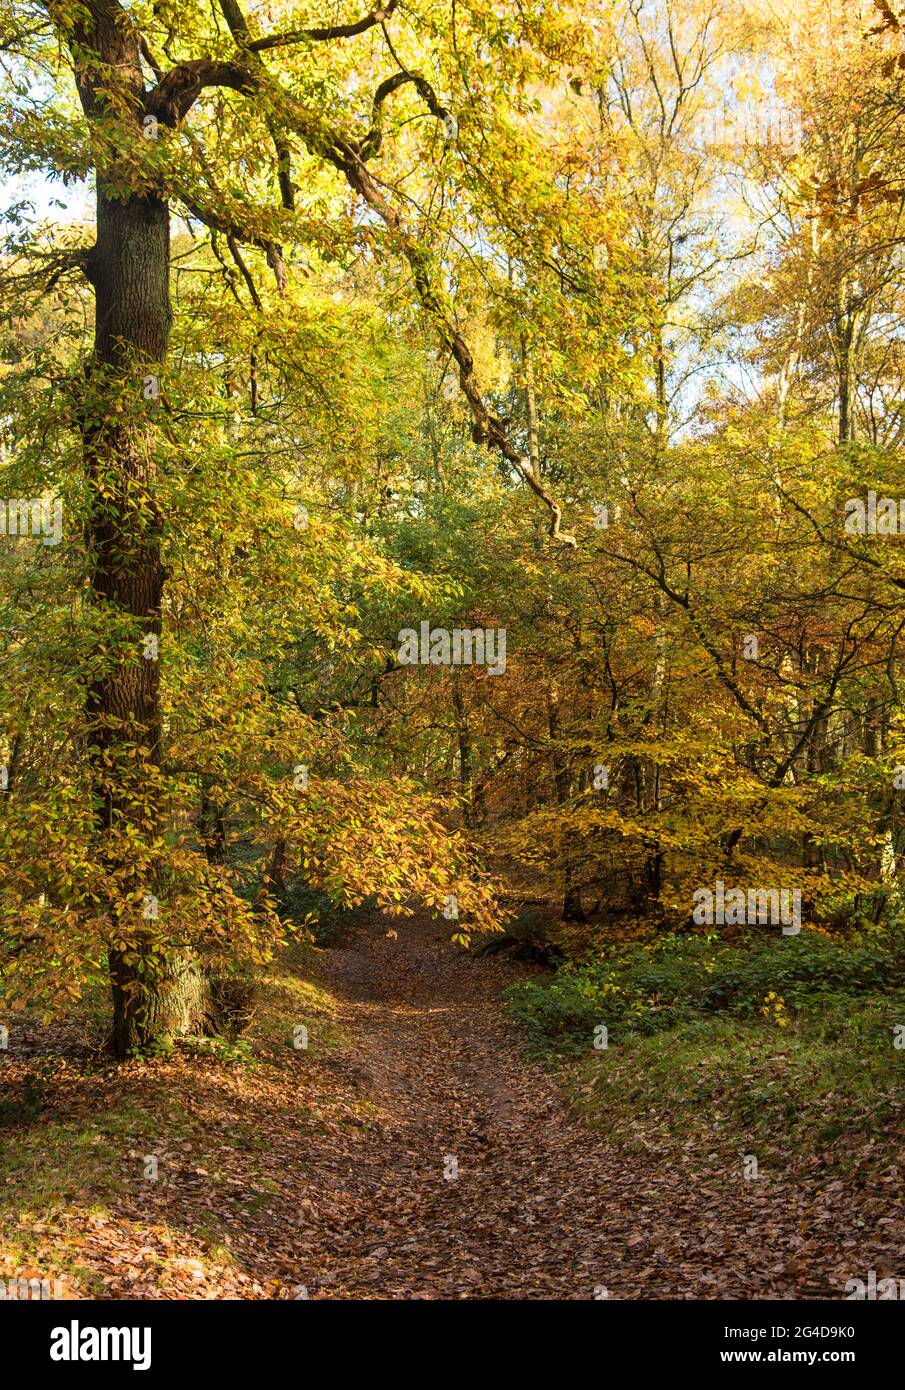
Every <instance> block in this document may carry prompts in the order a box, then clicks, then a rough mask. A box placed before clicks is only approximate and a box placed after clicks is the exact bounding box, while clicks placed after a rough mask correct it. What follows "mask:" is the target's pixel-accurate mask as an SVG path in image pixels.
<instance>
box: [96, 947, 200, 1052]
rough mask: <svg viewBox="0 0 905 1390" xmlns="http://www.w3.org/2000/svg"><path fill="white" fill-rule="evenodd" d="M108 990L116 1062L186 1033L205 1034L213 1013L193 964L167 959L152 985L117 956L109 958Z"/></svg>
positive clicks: (184, 958) (186, 959)
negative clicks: (109, 991)
mask: <svg viewBox="0 0 905 1390" xmlns="http://www.w3.org/2000/svg"><path fill="white" fill-rule="evenodd" d="M109 965H110V982H111V985H112V989H113V1034H112V1039H111V1042H112V1047H113V1051H114V1053H115V1054H116V1056H117V1057H120V1058H122V1057H129V1056H131V1055H133V1054H135V1053H145V1052H147V1051H148V1050H149V1048H152V1047H165V1046H167V1045H168V1044H170V1043H172V1041H173V1039H174V1038H179V1037H185V1035H186V1034H187V1033H196V1032H197V1033H203V1032H206V1031H208V1025H209V1021H210V1015H211V1011H212V1004H211V997H210V989H209V986H208V982H207V980H206V979H205V977H204V975H203V973H202V971H201V970H200V968H199V966H198V964H197V962H195V961H193V960H191V958H190V957H188V956H184V955H173V956H170V957H168V958H167V959H166V961H165V962H164V963H163V966H162V968H160V969H159V970H157V971H156V972H155V975H154V978H153V979H151V980H147V981H146V980H143V979H142V977H141V976H140V975H138V973H137V971H136V968H135V964H134V962H129V961H127V960H126V959H125V958H124V953H123V952H122V951H111V952H110V956H109Z"/></svg>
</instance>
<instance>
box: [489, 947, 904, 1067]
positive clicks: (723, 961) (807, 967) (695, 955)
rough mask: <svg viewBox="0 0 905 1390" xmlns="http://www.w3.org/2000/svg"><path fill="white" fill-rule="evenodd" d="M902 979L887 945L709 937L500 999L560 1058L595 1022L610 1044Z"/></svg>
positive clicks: (612, 952)
mask: <svg viewBox="0 0 905 1390" xmlns="http://www.w3.org/2000/svg"><path fill="white" fill-rule="evenodd" d="M903 978H905V977H903V964H902V958H901V956H900V955H899V954H898V953H897V951H895V950H893V949H891V946H890V943H889V941H888V940H887V941H882V942H880V941H878V942H877V943H876V944H867V945H851V944H846V943H844V942H838V941H834V940H832V939H830V938H828V937H825V936H822V935H819V934H817V933H814V932H804V933H802V934H801V935H799V936H794V937H778V938H774V939H772V940H769V941H764V940H763V939H762V938H753V939H749V940H747V941H743V942H741V943H738V944H733V945H726V944H723V943H721V942H720V941H718V940H717V939H715V938H714V937H712V936H710V937H703V936H699V937H685V938H683V937H677V936H668V937H664V938H662V939H661V940H659V941H657V942H655V943H654V944H653V945H651V946H640V945H631V946H618V947H611V948H610V949H608V950H606V951H605V952H604V953H603V954H602V955H600V956H598V957H596V958H595V959H593V960H591V961H584V962H581V963H575V962H570V963H568V964H566V965H563V966H562V967H561V968H560V969H559V970H558V971H557V973H556V975H555V976H554V977H553V979H552V980H549V981H547V980H543V981H538V980H522V981H519V982H518V983H517V984H515V985H513V986H511V987H510V989H509V990H507V991H506V995H505V998H506V1003H507V1007H508V1009H509V1011H510V1013H511V1014H512V1016H513V1017H514V1018H516V1019H517V1020H518V1022H519V1023H520V1024H521V1025H522V1026H523V1028H524V1029H525V1032H526V1035H527V1039H528V1043H529V1046H530V1047H531V1048H532V1049H534V1050H544V1049H545V1048H550V1049H552V1050H553V1051H557V1052H562V1053H569V1052H580V1051H581V1050H583V1049H585V1048H587V1047H588V1046H589V1042H590V1040H591V1039H592V1038H593V1032H594V1028H595V1027H596V1026H598V1025H600V1024H605V1025H606V1027H607V1028H608V1030H609V1035H610V1037H611V1038H612V1039H613V1041H616V1042H618V1041H620V1040H621V1039H624V1038H625V1037H626V1036H627V1035H628V1034H638V1035H641V1036H644V1035H649V1034H652V1033H656V1032H660V1031H662V1030H663V1029H665V1028H672V1027H675V1026H677V1025H678V1024H681V1023H688V1022H691V1021H693V1020H694V1019H695V1018H696V1017H700V1016H701V1015H709V1014H714V1013H719V1012H721V1011H730V1012H732V1013H737V1014H743V1015H753V1014H756V1013H759V1012H760V1011H761V1010H762V1009H763V1006H764V1000H765V997H766V996H767V995H768V994H772V995H775V996H780V997H781V999H782V1000H783V1001H784V1008H786V1009H790V1010H793V1011H794V1010H796V1009H798V1008H800V1007H801V1006H802V1005H803V1004H804V1003H806V1002H807V1001H808V1000H813V999H815V998H818V997H827V998H834V997H842V996H852V995H864V994H870V993H878V992H881V991H883V990H887V989H892V988H895V987H897V986H899V985H901V984H902V983H903Z"/></svg>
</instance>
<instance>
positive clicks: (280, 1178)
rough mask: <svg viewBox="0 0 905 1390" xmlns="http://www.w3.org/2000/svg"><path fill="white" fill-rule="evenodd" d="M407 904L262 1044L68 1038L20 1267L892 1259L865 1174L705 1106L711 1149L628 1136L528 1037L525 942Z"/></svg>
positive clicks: (325, 958)
mask: <svg viewBox="0 0 905 1390" xmlns="http://www.w3.org/2000/svg"><path fill="white" fill-rule="evenodd" d="M387 927H388V924H387V923H386V922H382V921H377V920H375V921H373V922H371V923H370V924H368V925H367V926H365V927H363V928H360V929H357V930H356V931H354V932H350V933H348V934H347V935H346V936H345V937H344V939H343V942H342V944H341V945H339V946H337V947H333V948H330V949H323V950H309V951H307V952H306V953H305V955H304V959H303V961H302V963H301V964H299V965H297V966H296V967H295V971H294V972H293V974H292V975H291V976H290V977H289V978H288V979H283V980H282V982H281V983H278V984H276V985H275V986H274V989H275V997H277V998H278V1000H279V1003H280V1010H281V1012H280V1017H279V1018H278V1019H276V1020H274V1019H273V1018H271V1020H270V1023H269V1025H268V1026H267V1027H265V1028H264V1029H263V1032H262V1033H261V1034H260V1037H259V1039H258V1040H257V1041H256V1042H255V1053H256V1056H257V1065H255V1066H254V1067H251V1068H245V1067H242V1066H239V1067H236V1066H226V1065H224V1064H222V1063H220V1062H218V1061H211V1060H210V1059H207V1058H203V1057H197V1056H185V1055H177V1056H176V1057H174V1058H172V1059H169V1060H165V1061H164V1062H162V1063H158V1064H156V1065H154V1066H148V1065H145V1064H141V1063H131V1064H128V1065H127V1066H125V1067H122V1068H118V1069H116V1068H112V1067H110V1066H108V1065H106V1064H101V1063H100V1062H99V1061H98V1060H97V1059H96V1058H95V1059H94V1062H93V1063H92V1061H91V1059H87V1058H85V1057H82V1056H80V1055H79V1052H78V1049H77V1048H73V1049H71V1055H70V1056H68V1057H67V1058H66V1060H65V1064H64V1066H63V1070H62V1072H61V1073H60V1074H59V1076H58V1079H57V1082H56V1084H55V1085H54V1088H53V1098H52V1101H51V1104H50V1106H49V1108H48V1109H47V1110H46V1111H42V1113H41V1114H40V1115H39V1116H38V1117H37V1119H35V1120H34V1121H32V1122H31V1123H30V1124H29V1125H28V1126H27V1129H26V1130H25V1131H23V1130H21V1129H20V1130H19V1131H11V1130H9V1129H6V1130H4V1131H0V1141H3V1142H4V1144H5V1146H6V1147H7V1149H8V1151H9V1152H8V1156H7V1159H6V1160H5V1162H4V1165H3V1166H2V1168H0V1277H7V1278H8V1277H10V1276H11V1274H15V1275H17V1276H18V1277H28V1276H31V1275H45V1276H46V1274H47V1273H48V1271H49V1270H50V1269H51V1268H54V1269H64V1271H65V1273H66V1292H65V1293H64V1297H83V1298H84V1297H96V1296H101V1297H113V1298H148V1297H151V1298H154V1297H156V1298H202V1299H203V1298H300V1297H306V1296H307V1297H309V1298H376V1299H389V1298H402V1299H409V1298H456V1299H459V1298H480V1297H492V1298H527V1299H550V1298H568V1299H593V1298H595V1297H598V1298H599V1297H604V1296H608V1297H610V1298H616V1299H625V1298H643V1299H661V1298H728V1299H751V1298H762V1297H774V1298H803V1297H804V1298H806V1297H824V1298H839V1297H840V1296H842V1291H843V1288H844V1284H845V1280H846V1279H848V1278H851V1277H853V1276H856V1275H857V1276H861V1277H864V1275H866V1271H867V1270H868V1268H870V1267H874V1268H876V1269H877V1270H878V1271H880V1272H881V1274H882V1272H883V1271H890V1272H891V1271H892V1270H893V1269H894V1267H895V1264H896V1262H897V1259H898V1257H899V1255H900V1252H901V1248H902V1234H903V1232H902V1223H901V1218H900V1216H896V1218H895V1220H893V1213H892V1212H891V1210H890V1208H889V1205H888V1204H887V1203H885V1202H884V1200H883V1195H882V1192H878V1191H876V1190H874V1189H872V1187H871V1185H870V1183H866V1182H864V1181H862V1180H855V1179H853V1180H852V1182H851V1183H847V1182H845V1181H844V1180H835V1181H829V1180H827V1182H826V1185H825V1186H824V1187H821V1185H820V1183H819V1181H818V1180H817V1179H815V1177H814V1175H810V1176H809V1177H808V1178H807V1179H806V1180H803V1179H798V1180H795V1179H793V1178H791V1177H782V1176H780V1177H775V1176H774V1177H764V1178H763V1179H762V1180H760V1181H757V1182H745V1181H743V1179H742V1177H741V1162H740V1158H739V1157H738V1156H735V1155H726V1154H725V1153H723V1152H720V1150H719V1145H718V1144H717V1143H716V1142H714V1143H713V1145H712V1146H711V1147H710V1148H709V1149H708V1117H707V1115H705V1114H702V1116H701V1142H700V1143H697V1144H696V1145H695V1148H694V1151H693V1152H692V1151H688V1152H686V1153H684V1154H682V1155H681V1156H680V1157H678V1158H677V1157H676V1155H675V1153H674V1152H673V1153H672V1154H669V1155H666V1154H663V1153H658V1152H657V1150H656V1148H651V1150H650V1151H649V1152H648V1153H646V1154H643V1155H641V1156H640V1157H639V1156H638V1155H637V1154H633V1155H628V1154H626V1153H625V1152H621V1151H620V1150H618V1149H617V1148H615V1147H614V1146H611V1145H610V1144H609V1143H608V1142H607V1140H606V1138H605V1136H604V1135H601V1134H598V1133H594V1132H592V1131H591V1130H589V1129H587V1128H585V1127H584V1126H583V1125H582V1123H581V1122H580V1121H578V1120H577V1119H576V1118H575V1117H574V1116H573V1115H572V1114H571V1113H570V1111H569V1108H568V1106H567V1104H566V1101H565V1099H564V1097H563V1093H562V1091H561V1090H560V1087H559V1085H558V1083H557V1081H556V1079H555V1077H554V1075H553V1073H552V1072H549V1071H547V1070H545V1069H544V1068H542V1067H540V1066H538V1065H535V1064H533V1063H531V1062H528V1061H526V1060H525V1059H524V1057H523V1056H522V1054H521V1051H520V1048H519V1040H518V1036H517V1035H516V1034H515V1033H514V1032H513V1030H512V1028H511V1026H510V1025H509V1024H508V1023H507V1022H506V1020H505V1018H504V1016H503V1014H502V1012H501V1009H500V1006H499V1004H498V1002H496V996H497V995H498V993H499V990H500V989H501V988H502V987H503V985H505V984H506V983H507V982H508V981H509V980H510V979H511V978H513V977H514V976H515V975H516V974H517V973H522V974H524V973H525V971H524V968H522V969H521V971H519V970H518V969H517V968H516V967H514V966H513V965H512V964H510V963H507V962H505V961H503V960H501V959H499V958H497V959H492V960H486V959H484V960H481V959H474V958H473V957H469V956H468V955H466V954H465V953H463V952H462V951H461V950H460V949H459V948H457V947H455V946H453V945H451V944H450V943H449V941H448V939H447V938H448V934H449V928H448V924H447V923H445V922H427V921H423V920H418V921H415V922H402V923H399V924H397V929H398V936H395V937H393V936H388V935H387V934H386V933H387ZM312 977H313V979H314V984H313V985H311V984H309V983H308V982H309V981H310V980H311V979H312ZM296 1021H298V1022H301V1021H304V1022H305V1023H306V1026H307V1027H308V1029H309V1032H310V1046H309V1048H308V1049H307V1050H305V1051H294V1050H293V1049H292V1047H291V1046H290V1045H289V1041H288V1040H289V1038H290V1037H291V1031H292V1026H293V1024H294V1023H295V1022H296ZM268 1028H269V1032H268ZM13 1041H14V1040H13V1039H12V1038H11V1043H10V1049H11V1051H10V1056H9V1062H8V1065H9V1066H10V1067H11V1068H12V1069H13V1071H14V1070H15V1068H16V1067H17V1066H22V1065H26V1062H25V1060H24V1056H23V1058H21V1059H19V1060H18V1061H17V1058H16V1053H15V1048H14V1046H13ZM34 1045H35V1044H34V1039H32V1051H33V1050H34ZM28 1050H29V1048H28V1047H27V1046H26V1047H25V1051H26V1052H27V1051H28ZM42 1050H43V1048H42ZM61 1050H62V1051H63V1052H64V1053H65V1052H66V1048H65V1046H64V1047H63V1048H62V1049H61ZM149 1152H151V1153H153V1154H154V1155H156V1157H157V1159H158V1169H159V1171H158V1177H157V1178H156V1180H154V1181H149V1180H147V1179H146V1178H145V1177H144V1175H143V1160H144V1156H145V1155H147V1154H148V1153H149ZM448 1156H453V1157H454V1158H455V1159H456V1161H457V1164H458V1176H457V1177H455V1178H454V1179H450V1178H449V1177H447V1176H445V1175H444V1174H445V1170H446V1171H449V1164H448ZM33 1164H37V1165H38V1169H37V1172H35V1171H33V1170H32V1165H33ZM60 1173H62V1176H60ZM4 1208H5V1211H4ZM4 1247H5V1249H4ZM11 1262H12V1263H13V1264H14V1265H15V1266H16V1267H15V1268H13V1269H10V1268H9V1267H8V1266H9V1265H10V1263H11ZM878 1277H880V1275H878ZM603 1289H606V1290H607V1291H608V1292H607V1294H606V1295H604V1294H603Z"/></svg>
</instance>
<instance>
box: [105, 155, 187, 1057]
mask: <svg viewBox="0 0 905 1390" xmlns="http://www.w3.org/2000/svg"><path fill="white" fill-rule="evenodd" d="M169 235H170V233H169V212H168V208H167V206H166V204H165V203H164V202H163V201H161V200H160V199H158V198H156V197H153V196H147V197H143V198H127V199H125V200H121V199H116V198H114V197H110V196H108V194H107V190H106V186H105V184H104V183H103V182H102V181H99V185H98V195H97V246H96V250H95V252H94V254H93V256H92V260H91V282H92V284H93V286H94V291H95V345H94V356H93V360H92V363H91V369H90V373H89V381H88V390H89V397H90V399H91V401H92V408H91V409H90V410H88V411H87V412H86V423H85V427H84V446H85V468H86V477H87V482H88V488H89V496H90V511H89V521H88V527H87V545H88V551H89V556H90V562H91V591H92V599H93V601H94V603H95V605H96V606H97V607H98V608H99V609H100V610H101V611H102V612H103V613H104V615H105V617H106V618H107V619H108V621H109V623H110V624H111V626H115V627H116V628H117V630H119V631H123V632H124V634H125V635H124V638H123V644H122V646H121V648H120V651H119V654H118V659H117V660H116V662H115V664H113V665H112V666H109V667H107V669H105V670H104V672H103V673H102V674H101V675H100V676H98V678H97V679H96V680H95V681H94V682H93V683H92V685H91V687H90V689H89V691H88V696H87V715H88V724H89V756H90V759H91V765H92V772H93V780H94V791H95V805H96V808H97V816H98V829H99V831H100V833H101V837H102V849H101V860H102V862H103V863H104V866H105V868H107V869H108V870H109V871H110V873H111V878H112V876H113V875H114V874H116V875H117V878H116V880H115V881H116V882H117V884H118V888H117V898H116V899H113V898H112V897H111V901H110V902H109V904H108V908H109V910H110V916H111V922H113V923H115V924H116V927H115V930H114V933H113V936H114V944H113V947H112V949H111V951H110V957H109V962H110V980H111V988H112V992H113V1014H114V1026H113V1039H112V1041H113V1048H114V1051H115V1053H116V1055H117V1056H119V1057H123V1056H125V1055H127V1054H128V1053H129V1052H132V1051H133V1050H135V1049H139V1050H144V1049H146V1048H147V1047H149V1046H151V1045H152V1043H153V1042H154V1041H155V1040H156V1039H157V1038H158V1037H160V1036H167V1037H170V1036H173V1035H174V1034H175V1033H178V1032H184V1031H187V1030H189V1029H190V1028H191V1027H192V1026H193V1020H192V1013H193V1008H194V1009H195V1010H196V1011H197V1005H198V1002H199V994H200V989H201V985H200V981H199V980H198V979H196V978H195V976H196V974H197V972H193V971H192V970H190V969H189V968H188V967H187V966H186V964H185V962H184V961H182V960H174V961H173V962H172V963H169V962H168V963H165V964H164V965H163V966H162V967H160V966H159V965H156V964H155V962H157V961H159V959H160V957H159V953H158V954H157V955H154V954H153V953H151V952H150V950H149V939H148V933H147V931H146V930H145V931H142V925H143V924H142V923H141V922H140V920H138V909H136V913H135V915H136V919H137V920H136V922H135V930H134V933H133V931H132V930H131V929H130V924H129V921H128V919H127V918H124V917H123V916H122V906H123V902H124V901H125V900H128V899H131V898H132V897H133V896H134V899H135V901H136V903H137V902H139V901H141V900H142V899H143V897H144V896H145V895H147V894H151V893H154V891H155V885H154V883H153V882H148V881H147V876H148V875H147V870H142V868H141V854H140V853H139V854H136V855H135V857H134V861H133V863H134V867H132V864H130V863H129V862H124V856H123V851H122V848H121V846H122V845H123V844H124V843H126V842H125V840H124V835H125V834H128V835H129V836H130V837H134V842H135V843H137V844H138V845H144V846H149V845H150V843H151V841H152V839H153V838H154V837H155V836H156V835H158V834H159V832H160V829H161V827H162V825H163V821H164V809H163V806H162V805H161V803H160V790H159V788H160V780H159V776H158V768H159V765H160V758H161V746H160V745H161V718H160V663H159V659H158V651H157V646H156V643H157V639H158V638H159V635H160V631H161V619H160V612H161V601H162V597H163V588H164V577H165V576H164V569H163V563H162V559H161V531H162V524H161V517H160V514H159V509H158V506H157V502H156V498H155V449H156V444H157V440H156V435H157V430H156V426H155V423H154V421H153V416H152V412H153V410H154V409H155V408H159V407H155V404H154V399H155V398H156V391H155V390H153V389H152V391H151V393H150V395H149V396H146V392H145V383H146V381H147V380H148V378H149V377H153V378H154V380H155V381H157V380H158V373H159V372H160V370H161V365H162V363H163V361H164V358H165V356H166V351H167V345H168V341H169V333H170V322H171V309H170V298H169V255H170V251H169ZM130 745H136V746H137V749H138V753H137V755H135V756H133V754H132V749H131V746H130ZM143 878H144V879H145V881H142V880H143Z"/></svg>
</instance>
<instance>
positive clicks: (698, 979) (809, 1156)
mask: <svg viewBox="0 0 905 1390" xmlns="http://www.w3.org/2000/svg"><path fill="white" fill-rule="evenodd" d="M506 1000H507V1005H508V1008H509V1010H510V1012H511V1014H512V1015H513V1016H514V1017H515V1018H516V1019H517V1020H518V1021H519V1023H520V1025H521V1026H522V1028H523V1031H524V1037H525V1041H526V1046H527V1047H528V1049H529V1051H530V1052H531V1053H532V1054H533V1055H534V1056H536V1057H539V1058H541V1059H542V1060H546V1061H548V1062H553V1063H554V1064H556V1065H558V1066H559V1067H560V1068H561V1071H562V1075H563V1078H564V1081H565V1085H566V1089H567V1091H568V1093H569V1095H570V1097H571V1099H572V1102H573V1104H574V1106H575V1108H576V1109H577V1110H578V1111H579V1113H581V1114H582V1115H583V1116H584V1118H585V1119H586V1120H587V1121H589V1122H590V1123H591V1124H593V1125H596V1126H598V1127H600V1128H601V1129H604V1130H605V1131H606V1133H607V1134H608V1135H610V1136H611V1137H612V1138H613V1139H614V1140H615V1141H616V1142H617V1143H619V1144H621V1145H623V1146H625V1147H626V1148H627V1149H629V1150H634V1151H641V1150H644V1149H649V1148H651V1147H656V1148H662V1149H664V1150H678V1149H680V1148H688V1147H689V1146H691V1147H698V1146H703V1147H709V1148H711V1149H712V1148H714V1147H716V1148H718V1149H719V1150H720V1151H721V1152H722V1154H723V1155H724V1156H726V1155H727V1154H730V1153H731V1154H734V1155H738V1154H741V1153H748V1152H750V1153H754V1154H756V1155H757V1156H758V1159H759V1161H761V1162H763V1163H767V1164H772V1165H774V1166H775V1167H776V1168H785V1167H787V1166H788V1165H789V1164H790V1163H802V1164H808V1163H811V1162H813V1163H818V1164H820V1165H822V1166H825V1167H826V1168H827V1169H829V1170H835V1169H836V1168H837V1167H840V1168H841V1167H842V1166H843V1165H848V1166H849V1167H851V1163H852V1159H853V1158H855V1159H856V1160H857V1162H858V1164H859V1166H865V1167H866V1168H868V1169H869V1168H873V1167H882V1166H888V1165H889V1164H891V1163H893V1162H894V1161H895V1160H896V1159H897V1158H898V1157H899V1151H900V1149H901V1142H902V1141H901V1133H902V1122H903V1119H905V1103H903V1088H902V1079H903V1070H905V1050H902V1049H901V1048H899V1047H896V1045H895V1043H896V1037H897V1035H896V1029H897V1027H899V1026H900V1025H902V1024H905V984H903V983H902V972H901V961H900V957H899V954H898V952H897V950H896V949H895V947H894V946H893V945H891V944H890V943H889V942H888V941H887V942H871V943H867V944H862V945H859V946H846V945H844V944H840V943H836V942H834V941H831V940H829V939H827V938H825V937H822V936H815V935H813V934H810V933H803V934H802V936H801V937H795V938H787V939H783V940H778V941H777V940H773V941H769V942H764V941H763V940H761V941H755V942H753V943H750V942H749V943H746V944H743V945H735V946H728V947H727V946H725V945H723V944H721V943H719V942H716V941H712V940H707V939H701V938H698V939H691V940H688V939H686V940H680V939H675V938H672V939H666V940H665V941H660V942H658V943H656V944H655V945H654V946H652V947H648V948H642V947H630V948H619V949H615V950H612V951H610V952H607V953H605V954H604V955H603V956H601V957H598V958H597V959H595V960H593V961H590V962H585V963H584V964H578V965H576V964H572V965H570V966H567V967H564V968H563V969H562V970H560V971H559V972H558V973H557V975H556V976H554V977H553V979H552V980H546V981H537V980H529V981H519V982H518V983H517V984H516V985H515V986H512V987H510V989H509V990H508V991H507V992H506ZM602 1027H605V1028H606V1030H607V1032H606V1039H605V1041H606V1044H607V1045H606V1046H605V1047H604V1046H603V1045H602V1044H603V1042H604V1037H603V1035H602V1033H601V1028H602ZM595 1043H596V1046H595Z"/></svg>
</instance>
